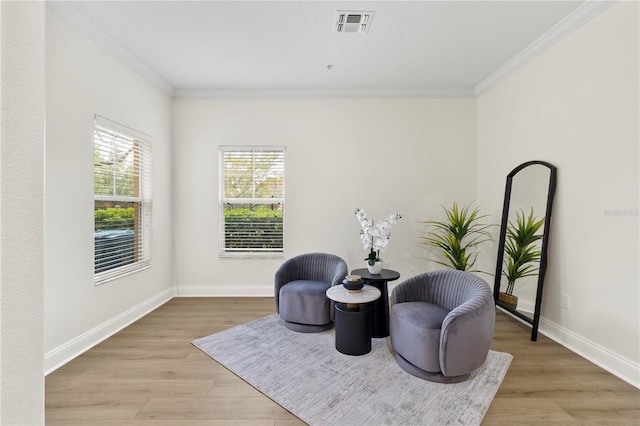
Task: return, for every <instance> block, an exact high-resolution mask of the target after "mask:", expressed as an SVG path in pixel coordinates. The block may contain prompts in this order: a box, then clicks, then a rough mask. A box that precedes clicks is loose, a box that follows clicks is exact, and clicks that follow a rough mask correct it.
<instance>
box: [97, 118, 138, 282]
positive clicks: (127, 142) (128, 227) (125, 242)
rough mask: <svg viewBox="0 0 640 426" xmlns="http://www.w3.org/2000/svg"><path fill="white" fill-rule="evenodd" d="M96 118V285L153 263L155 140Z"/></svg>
mask: <svg viewBox="0 0 640 426" xmlns="http://www.w3.org/2000/svg"><path fill="white" fill-rule="evenodd" d="M145 136H146V135H142V134H140V133H139V132H136V131H135V130H133V129H129V128H127V127H125V126H122V125H119V124H118V123H115V122H112V121H110V120H107V119H105V118H104V117H100V116H96V120H95V126H94V271H95V278H96V283H102V282H104V281H107V280H111V279H113V278H115V277H118V276H121V275H124V274H127V273H130V272H133V271H135V270H138V269H141V268H144V267H147V266H149V265H150V263H151V143H150V141H149V140H148V137H145Z"/></svg>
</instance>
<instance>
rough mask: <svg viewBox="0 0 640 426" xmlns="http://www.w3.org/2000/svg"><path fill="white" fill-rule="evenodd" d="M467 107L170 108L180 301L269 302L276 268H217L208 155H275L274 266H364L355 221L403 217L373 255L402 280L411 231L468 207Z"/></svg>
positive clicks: (266, 264) (416, 250) (221, 103)
mask: <svg viewBox="0 0 640 426" xmlns="http://www.w3.org/2000/svg"><path fill="white" fill-rule="evenodd" d="M475 134H476V110H475V100H473V99H455V100H453V99H450V100H415V99H404V100H403V99H386V100H385V99H377V100H376V99H341V100H336V99H307V100H292V99H275V100H274V99H264V100H193V99H192V100H190V99H184V100H176V101H174V188H175V197H174V220H175V222H174V230H175V235H174V238H175V246H176V274H177V282H178V291H179V294H181V295H196V294H197V295H242V294H253V295H255V294H262V295H272V294H273V275H274V273H275V271H276V269H277V268H278V266H279V265H280V264H281V263H282V259H272V260H235V259H234V260H229V259H219V258H218V255H219V243H218V239H219V222H218V216H219V213H218V146H219V145H234V144H237V145H283V146H285V147H286V157H285V158H286V166H285V168H286V176H285V179H286V183H285V188H286V189H285V190H286V207H285V250H286V252H285V257H287V258H289V257H292V256H294V255H297V254H300V253H304V252H311V251H326V252H331V253H335V254H337V255H339V256H341V257H343V258H344V259H345V260H346V262H347V264H348V266H349V268H350V269H355V268H361V267H364V266H365V262H364V260H363V259H364V257H365V256H366V254H367V253H366V252H365V250H364V248H363V247H362V245H361V242H360V237H359V232H360V225H359V223H358V221H357V220H356V217H355V214H354V211H355V208H356V207H360V208H364V209H365V210H367V212H368V213H369V217H370V218H373V219H382V218H384V217H385V216H386V215H388V214H390V213H401V214H403V215H404V218H403V219H401V220H400V221H399V222H398V223H396V224H395V225H394V227H393V229H392V236H391V241H390V244H389V248H388V250H387V251H386V252H384V253H382V254H381V257H382V258H383V260H384V261H386V262H388V267H390V268H391V269H395V270H397V271H398V272H400V273H401V275H402V277H404V278H408V277H410V276H412V275H414V274H416V273H419V272H423V271H426V270H430V269H434V268H435V267H436V265H435V264H433V263H432V262H427V261H426V260H424V259H422V258H420V257H421V256H423V255H424V251H423V250H422V249H421V248H420V247H419V246H418V241H419V239H418V237H419V229H420V227H419V224H418V222H419V221H421V220H427V219H433V218H434V217H437V218H439V217H440V215H441V214H442V211H441V208H440V204H447V205H448V204H450V203H451V202H453V201H458V202H459V203H467V202H470V201H472V200H474V198H475V192H476V186H475V176H476V166H475V164H476V138H475Z"/></svg>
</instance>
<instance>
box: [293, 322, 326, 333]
mask: <svg viewBox="0 0 640 426" xmlns="http://www.w3.org/2000/svg"><path fill="white" fill-rule="evenodd" d="M284 326H285V327H287V328H288V329H289V330H293V331H296V332H298V333H320V332H322V331H326V330H329V329H332V328H333V322H330V323H328V324H323V325H309V324H298V323H297V322H289V321H284Z"/></svg>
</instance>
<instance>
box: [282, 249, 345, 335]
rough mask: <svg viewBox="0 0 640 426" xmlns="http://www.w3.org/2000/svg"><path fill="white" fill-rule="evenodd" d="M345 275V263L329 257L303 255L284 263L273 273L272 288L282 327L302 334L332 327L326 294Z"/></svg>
mask: <svg viewBox="0 0 640 426" xmlns="http://www.w3.org/2000/svg"><path fill="white" fill-rule="evenodd" d="M347 274H348V272H347V263H346V262H345V261H344V260H342V259H341V258H340V257H338V256H336V255H333V254H327V253H307V254H301V255H298V256H295V257H292V258H291V259H288V260H287V261H285V262H284V263H283V264H282V265H281V266H280V268H278V270H277V271H276V275H275V289H274V296H275V301H276V311H277V312H278V313H279V314H280V317H281V318H282V319H283V320H284V324H285V326H286V327H287V328H289V329H291V330H294V331H299V332H302V333H316V332H320V331H324V330H328V329H330V328H332V327H333V320H332V315H331V301H330V300H329V299H328V298H327V295H326V291H327V289H328V288H329V287H331V286H334V285H337V284H340V283H342V280H343V279H344V277H345V276H346V275H347Z"/></svg>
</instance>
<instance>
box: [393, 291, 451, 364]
mask: <svg viewBox="0 0 640 426" xmlns="http://www.w3.org/2000/svg"><path fill="white" fill-rule="evenodd" d="M447 314H449V310H448V309H445V308H443V307H441V306H437V305H433V304H431V303H426V302H405V303H396V304H395V305H393V306H392V307H391V315H390V316H391V344H392V345H393V348H394V349H395V350H396V352H397V353H399V354H400V355H401V356H402V357H403V358H404V359H406V360H407V361H409V362H410V363H411V364H413V365H415V366H416V367H418V368H421V369H423V370H425V371H429V372H438V371H440V328H441V327H442V322H443V321H444V319H445V317H446V316H447Z"/></svg>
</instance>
